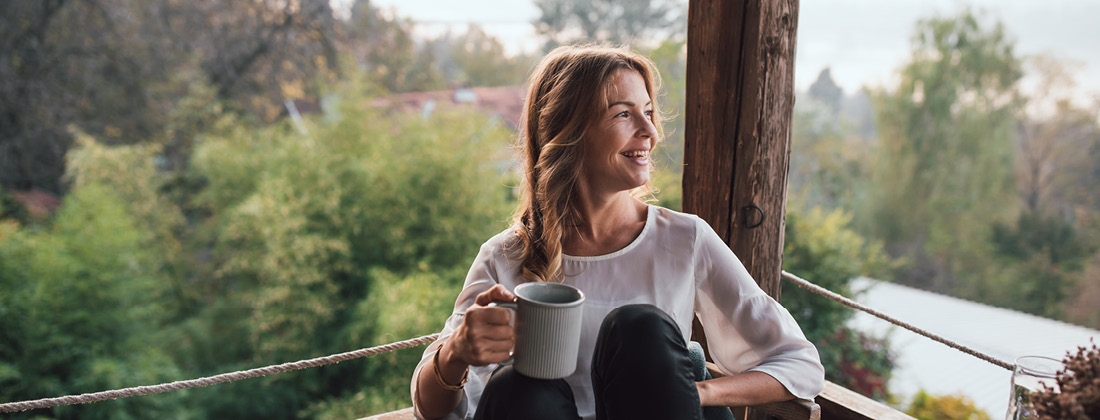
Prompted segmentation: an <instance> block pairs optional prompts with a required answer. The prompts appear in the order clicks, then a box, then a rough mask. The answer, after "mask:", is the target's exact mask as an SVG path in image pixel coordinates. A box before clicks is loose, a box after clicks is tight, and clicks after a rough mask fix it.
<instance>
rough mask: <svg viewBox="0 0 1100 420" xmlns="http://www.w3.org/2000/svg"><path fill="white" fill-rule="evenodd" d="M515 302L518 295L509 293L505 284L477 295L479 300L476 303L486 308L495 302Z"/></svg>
mask: <svg viewBox="0 0 1100 420" xmlns="http://www.w3.org/2000/svg"><path fill="white" fill-rule="evenodd" d="M514 300H516V295H513V294H512V292H509V291H508V288H506V287H504V285H503V284H497V285H494V286H493V287H492V288H490V289H489V290H486V291H484V292H481V294H479V295H477V300H476V301H475V303H476V304H478V305H480V306H485V305H488V304H490V303H493V302H494V301H504V302H511V301H514Z"/></svg>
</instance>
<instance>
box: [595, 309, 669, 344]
mask: <svg viewBox="0 0 1100 420" xmlns="http://www.w3.org/2000/svg"><path fill="white" fill-rule="evenodd" d="M600 329H601V330H604V329H607V330H608V331H607V332H608V333H614V334H616V335H619V336H620V337H622V338H629V337H636V338H637V339H639V340H647V338H646V337H647V336H651V335H653V334H657V335H665V334H667V333H668V332H670V331H672V332H675V333H676V334H679V327H677V326H676V322H675V321H673V320H672V317H670V316H669V315H668V314H666V313H665V312H664V311H662V310H661V309H660V308H658V307H656V306H653V305H649V304H634V305H626V306H621V307H619V308H616V309H615V310H612V311H611V312H610V313H608V314H607V317H606V318H604V320H603V325H602V326H601V328H600Z"/></svg>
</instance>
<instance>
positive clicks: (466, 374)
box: [432, 341, 470, 391]
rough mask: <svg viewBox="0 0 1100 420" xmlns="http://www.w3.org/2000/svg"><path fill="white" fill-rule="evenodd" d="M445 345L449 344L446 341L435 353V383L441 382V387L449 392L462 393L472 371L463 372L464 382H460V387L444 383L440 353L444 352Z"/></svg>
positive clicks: (433, 359)
mask: <svg viewBox="0 0 1100 420" xmlns="http://www.w3.org/2000/svg"><path fill="white" fill-rule="evenodd" d="M444 344H447V342H446V341H444V342H443V344H440V345H439V349H437V350H436V351H435V356H433V358H432V362H433V363H432V364H433V365H434V366H432V367H434V368H435V381H436V382H439V386H441V387H443V389H446V390H448V391H461V390H462V387H464V386H466V379H468V378H469V376H470V369H469V368H466V371H464V372H462V380H460V381H459V382H458V385H451V384H449V383H447V381H444V380H443V374H442V373H441V372H440V371H439V353H442V352H443V345H444Z"/></svg>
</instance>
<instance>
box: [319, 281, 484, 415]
mask: <svg viewBox="0 0 1100 420" xmlns="http://www.w3.org/2000/svg"><path fill="white" fill-rule="evenodd" d="M427 269H428V267H426V266H425V267H420V268H419V269H417V270H415V271H413V272H411V273H410V274H408V275H405V276H400V275H397V274H395V273H393V272H391V271H389V270H385V269H373V270H371V272H370V273H369V277H370V278H371V290H370V293H369V294H368V297H367V298H365V299H363V300H361V301H359V302H358V303H357V304H356V305H355V309H354V311H353V314H352V317H351V319H350V320H349V322H348V323H347V325H346V327H345V329H344V332H343V335H344V340H347V341H348V342H349V343H362V342H364V341H365V340H366V339H368V338H370V337H373V338H374V341H376V342H387V343H388V342H394V341H400V340H405V339H408V338H412V337H417V336H420V335H424V334H427V333H428V332H429V331H430V332H435V331H439V330H440V329H442V328H443V324H442V323H443V320H444V319H446V318H447V317H448V316H450V314H451V311H452V310H453V307H454V297H455V296H457V295H458V292H459V290H460V289H461V286H462V280H463V278H465V274H466V270H465V269H464V268H462V267H456V268H453V269H450V270H446V271H440V270H432V271H428V270H427ZM421 354H422V351H419V348H417V349H409V350H407V351H399V352H389V353H385V354H381V355H378V356H375V357H371V358H369V359H367V361H366V362H365V364H366V366H365V367H363V369H362V372H361V374H360V375H359V377H360V378H372V379H373V380H370V381H363V380H358V381H355V383H353V384H349V389H348V390H346V391H345V392H344V393H343V394H342V396H340V397H333V398H328V399H326V400H324V401H320V402H318V403H316V404H314V405H312V406H311V407H310V408H309V409H308V410H307V413H308V414H310V416H309V417H312V418H315V419H319V420H321V419H334V420H335V419H347V418H352V416H356V415H361V414H362V413H378V412H386V411H393V410H398V409H401V408H405V407H408V406H409V404H410V399H409V398H410V397H409V380H410V378H411V377H412V373H413V372H412V369H413V367H415V366H416V364H417V363H418V362H419V361H420V357H421Z"/></svg>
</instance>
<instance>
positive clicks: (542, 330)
mask: <svg viewBox="0 0 1100 420" xmlns="http://www.w3.org/2000/svg"><path fill="white" fill-rule="evenodd" d="M512 293H513V294H515V295H516V301H515V302H493V306H501V307H506V308H511V309H514V310H515V327H516V347H515V349H514V350H513V351H512V359H513V365H512V366H513V368H514V369H515V370H516V371H517V372H519V373H522V374H524V375H527V376H530V377H532V378H538V379H559V378H564V377H567V376H569V375H572V374H573V371H575V370H577V352H578V349H579V348H580V343H581V318H582V315H583V314H584V306H583V305H584V293H581V291H580V290H578V289H577V288H576V287H573V286H569V285H566V284H561V283H546V282H532V283H524V284H521V285H519V286H516V289H515V290H513V291H512Z"/></svg>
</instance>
